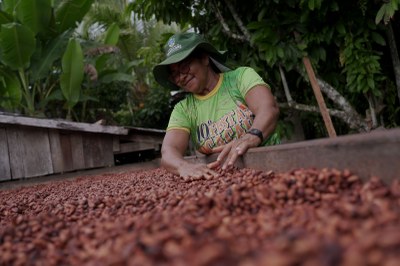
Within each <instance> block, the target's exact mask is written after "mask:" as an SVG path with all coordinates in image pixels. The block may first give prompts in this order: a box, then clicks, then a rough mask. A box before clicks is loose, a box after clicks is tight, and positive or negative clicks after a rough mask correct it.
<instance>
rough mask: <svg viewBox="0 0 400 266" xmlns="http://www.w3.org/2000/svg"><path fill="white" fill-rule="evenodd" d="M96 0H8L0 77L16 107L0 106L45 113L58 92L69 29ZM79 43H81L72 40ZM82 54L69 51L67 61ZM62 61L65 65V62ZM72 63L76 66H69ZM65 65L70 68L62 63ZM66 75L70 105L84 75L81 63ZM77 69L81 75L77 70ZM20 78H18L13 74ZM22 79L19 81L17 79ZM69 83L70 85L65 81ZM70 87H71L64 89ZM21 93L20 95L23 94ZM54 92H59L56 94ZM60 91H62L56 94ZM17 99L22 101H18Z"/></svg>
mask: <svg viewBox="0 0 400 266" xmlns="http://www.w3.org/2000/svg"><path fill="white" fill-rule="evenodd" d="M93 1H94V0H84V1H81V0H79V1H77V0H63V1H52V0H37V1H30V0H4V1H2V2H1V5H0V8H1V10H0V23H1V30H0V53H1V69H2V73H1V76H0V78H1V79H2V81H3V85H4V84H5V85H4V88H3V89H2V92H3V94H4V91H7V95H8V97H9V99H11V98H10V97H11V95H13V96H14V97H13V98H12V99H13V100H12V103H13V104H12V106H11V105H10V104H9V103H10V102H8V103H6V102H5V101H1V102H0V108H4V109H6V110H14V111H17V112H21V113H23V114H29V115H43V114H44V112H45V108H46V105H47V104H48V102H49V101H50V100H51V99H54V98H56V97H53V96H52V95H53V94H54V93H55V92H57V90H60V74H61V72H62V68H61V57H62V56H63V54H64V51H65V49H66V46H67V43H68V39H69V38H70V37H71V34H72V30H71V28H75V27H76V23H77V22H79V21H80V20H82V18H83V16H84V15H85V13H86V12H87V10H88V8H90V6H91V4H92V2H93ZM74 42H75V44H78V41H77V40H75V41H74ZM77 58H78V57H74V55H71V56H70V57H69V59H68V60H76V59H77ZM68 60H66V59H65V60H64V64H67V62H66V61H68ZM71 66H74V67H71ZM64 69H67V68H66V67H65V66H64ZM68 71H69V72H67V73H63V77H62V83H63V84H64V85H62V86H63V92H64V93H65V95H66V97H68V98H66V99H65V100H67V102H68V104H67V106H68V107H69V108H72V106H74V103H75V102H76V95H79V94H80V92H74V93H72V94H71V93H66V92H67V91H69V92H72V91H74V90H79V88H80V86H77V87H76V88H73V87H74V86H76V84H77V83H78V81H79V80H80V79H79V78H78V79H77V78H76V77H78V76H83V67H81V66H80V65H79V64H76V62H75V63H71V64H70V67H69V70H68ZM78 72H79V73H78ZM10 77H17V79H14V78H10ZM16 80H18V83H16V82H15V81H16ZM65 84H67V85H65ZM66 88H68V89H66ZM18 95H22V97H19V96H18ZM54 95H55V94H54ZM57 95H60V94H57ZM18 101H19V102H18Z"/></svg>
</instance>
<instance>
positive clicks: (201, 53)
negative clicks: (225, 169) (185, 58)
mask: <svg viewBox="0 0 400 266" xmlns="http://www.w3.org/2000/svg"><path fill="white" fill-rule="evenodd" d="M204 55H206V56H208V57H209V58H210V57H211V55H210V53H208V52H206V51H204V50H202V49H199V48H197V49H195V50H194V51H193V52H192V53H191V54H190V55H189V56H190V57H192V58H197V59H201V58H203V56H204ZM208 61H209V63H210V66H211V68H212V70H213V71H214V72H215V73H221V70H220V69H219V68H218V67H217V66H216V65H215V64H214V62H213V61H212V60H211V59H209V60H208Z"/></svg>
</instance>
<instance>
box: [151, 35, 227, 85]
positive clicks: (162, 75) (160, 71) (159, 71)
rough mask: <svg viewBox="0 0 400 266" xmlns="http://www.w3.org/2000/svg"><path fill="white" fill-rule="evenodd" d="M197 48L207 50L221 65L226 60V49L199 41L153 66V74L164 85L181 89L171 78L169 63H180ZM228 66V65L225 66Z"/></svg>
mask: <svg viewBox="0 0 400 266" xmlns="http://www.w3.org/2000/svg"><path fill="white" fill-rule="evenodd" d="M196 48H198V49H201V50H203V51H205V52H207V53H208V54H209V55H210V56H211V57H212V58H213V59H214V60H216V61H217V62H219V63H220V64H221V65H223V63H225V61H226V51H218V50H216V49H215V48H214V46H212V45H211V44H210V43H208V42H199V43H198V44H197V45H194V46H193V47H192V48H191V49H187V50H184V51H181V52H179V53H176V54H174V55H171V56H170V57H168V58H167V59H165V60H164V61H162V62H161V63H159V64H158V65H156V66H155V67H154V68H153V75H154V78H155V80H156V81H157V82H158V83H159V84H160V85H161V86H163V87H165V88H168V89H171V90H179V89H180V88H179V87H178V86H177V85H176V84H175V83H173V82H171V81H170V80H169V75H170V72H169V65H171V64H175V63H178V62H180V61H182V60H183V59H185V58H186V57H188V56H189V55H190V54H191V53H192V52H193V51H194V50H195V49H196ZM225 68H226V67H225Z"/></svg>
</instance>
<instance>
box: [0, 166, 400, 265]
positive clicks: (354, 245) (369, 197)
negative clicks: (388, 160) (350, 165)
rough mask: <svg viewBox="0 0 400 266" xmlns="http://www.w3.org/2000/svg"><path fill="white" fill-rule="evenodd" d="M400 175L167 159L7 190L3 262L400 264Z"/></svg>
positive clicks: (1, 207)
mask: <svg viewBox="0 0 400 266" xmlns="http://www.w3.org/2000/svg"><path fill="white" fill-rule="evenodd" d="M399 178H400V176H399ZM399 180H400V179H399ZM399 180H394V181H393V182H391V183H390V184H386V183H384V182H382V181H381V180H380V179H379V178H378V177H371V178H370V179H368V180H366V181H362V180H361V179H360V178H359V177H358V176H356V175H354V174H353V173H351V172H350V171H348V170H341V171H340V170H337V169H296V170H293V171H290V172H285V173H279V174H278V173H273V172H262V171H256V170H252V169H232V170H229V171H222V170H220V171H219V177H217V178H213V179H211V180H205V179H204V180H203V179H202V180H192V181H183V180H182V179H180V178H179V177H177V176H174V175H172V174H170V173H167V172H166V171H165V170H164V169H162V168H157V169H153V170H140V171H131V172H125V173H114V174H104V175H98V176H82V177H79V178H77V179H73V180H66V181H54V182H50V183H45V184H39V185H33V186H29V187H21V188H18V189H12V190H3V191H0V265H96V266H97V265H174V266H180V265H194V266H197V265H239V266H251V265H275V266H276V265H278V266H279V265H307V266H312V265H319V266H320V265H346V266H347V265H348V266H355V265H383V266H391V265H393V266H394V265H399V262H400V181H399Z"/></svg>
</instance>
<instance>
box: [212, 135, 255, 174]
mask: <svg viewBox="0 0 400 266" xmlns="http://www.w3.org/2000/svg"><path fill="white" fill-rule="evenodd" d="M260 141H261V140H260V139H259V138H258V137H257V136H254V135H251V134H246V135H244V136H243V137H242V138H240V139H236V140H233V141H231V142H230V143H228V144H225V145H223V146H219V147H216V148H214V149H213V150H212V152H213V153H217V152H221V153H220V154H219V155H218V158H217V160H216V161H215V162H212V163H209V164H208V167H210V168H212V169H214V168H216V167H219V166H221V165H222V170H225V169H227V168H231V167H233V165H234V164H235V162H236V160H237V158H238V157H239V156H241V155H243V154H245V153H246V152H247V150H248V149H250V148H253V147H257V146H258V145H260Z"/></svg>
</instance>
